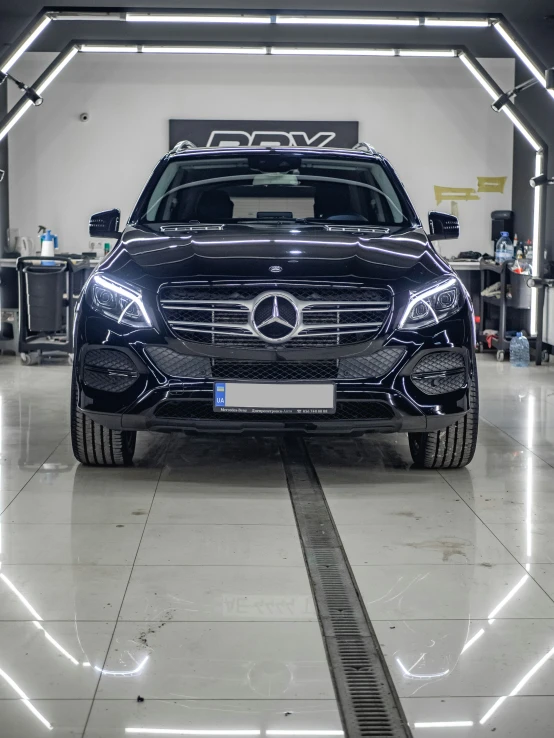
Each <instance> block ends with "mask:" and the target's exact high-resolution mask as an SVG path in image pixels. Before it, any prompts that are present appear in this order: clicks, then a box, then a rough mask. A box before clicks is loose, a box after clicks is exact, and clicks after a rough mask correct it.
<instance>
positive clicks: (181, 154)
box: [166, 146, 383, 160]
mask: <svg viewBox="0 0 554 738" xmlns="http://www.w3.org/2000/svg"><path fill="white" fill-rule="evenodd" d="M269 153H275V154H310V155H313V156H322V155H323V156H333V157H339V158H349V159H379V160H381V159H382V158H383V157H382V155H381V154H379V153H378V152H376V151H375V150H372V151H371V152H369V151H364V150H362V149H345V148H344V149H343V148H330V147H328V146H211V147H208V146H205V147H192V146H191V147H190V148H186V149H183V150H178V151H175V150H172V151H170V152H168V153H167V154H166V157H168V158H171V159H185V158H188V157H189V156H217V155H221V154H224V155H226V156H229V155H235V156H244V155H250V154H269Z"/></svg>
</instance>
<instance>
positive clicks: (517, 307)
mask: <svg viewBox="0 0 554 738" xmlns="http://www.w3.org/2000/svg"><path fill="white" fill-rule="evenodd" d="M481 299H482V300H483V302H486V303H487V304H488V305H496V307H498V308H499V307H501V305H500V298H499V297H487V296H486V295H481ZM510 302H511V298H510V297H507V298H506V307H507V308H512V310H531V306H530V305H525V306H521V305H510Z"/></svg>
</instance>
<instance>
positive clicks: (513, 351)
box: [510, 331, 529, 367]
mask: <svg viewBox="0 0 554 738" xmlns="http://www.w3.org/2000/svg"><path fill="white" fill-rule="evenodd" d="M510 364H511V365H512V366H517V367H526V366H529V341H528V340H527V339H526V338H525V336H524V335H523V333H521V331H520V332H518V333H516V335H515V336H514V338H512V340H511V341H510Z"/></svg>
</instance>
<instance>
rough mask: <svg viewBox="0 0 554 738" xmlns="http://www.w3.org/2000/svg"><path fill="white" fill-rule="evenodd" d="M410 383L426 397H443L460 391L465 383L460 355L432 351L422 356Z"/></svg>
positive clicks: (462, 359)
mask: <svg viewBox="0 0 554 738" xmlns="http://www.w3.org/2000/svg"><path fill="white" fill-rule="evenodd" d="M411 378H412V382H413V383H414V384H415V386H416V387H417V388H418V389H419V390H421V392H423V393H425V394H426V395H443V394H446V393H447V392H455V391H456V390H459V389H462V387H464V386H465V384H466V382H467V373H466V364H465V360H464V357H463V355H462V354H461V353H458V352H454V351H434V352H432V353H429V354H426V355H425V356H423V357H422V358H421V359H420V360H419V361H418V363H417V364H416V366H415V367H414V369H413V371H412V374H411Z"/></svg>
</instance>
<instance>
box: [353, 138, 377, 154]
mask: <svg viewBox="0 0 554 738" xmlns="http://www.w3.org/2000/svg"><path fill="white" fill-rule="evenodd" d="M352 151H365V153H366V154H371V155H372V156H373V155H375V154H376V153H377V149H374V148H373V146H372V145H371V144H368V142H367V141H360V142H359V143H357V144H356V145H355V146H353V147H352Z"/></svg>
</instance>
